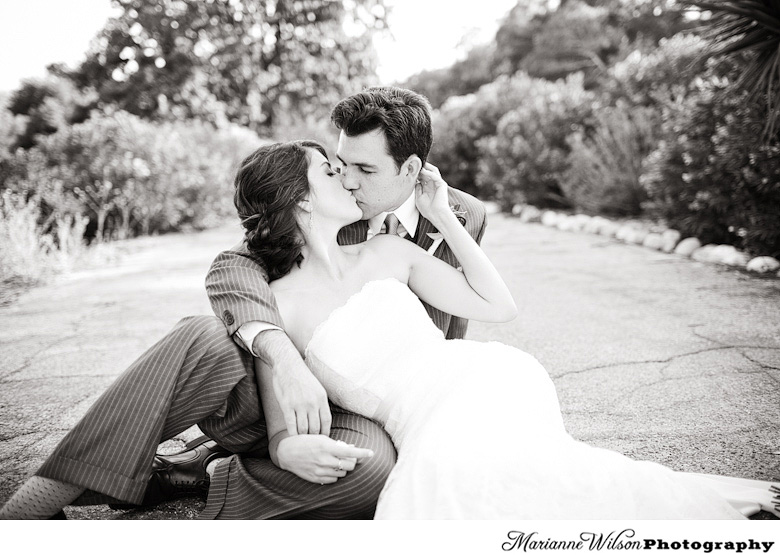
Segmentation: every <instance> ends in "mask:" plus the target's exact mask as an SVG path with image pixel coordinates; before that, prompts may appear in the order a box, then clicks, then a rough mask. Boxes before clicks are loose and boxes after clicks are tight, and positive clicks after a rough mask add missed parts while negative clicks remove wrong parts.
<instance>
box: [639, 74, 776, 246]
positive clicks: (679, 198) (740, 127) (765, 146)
mask: <svg viewBox="0 0 780 555" xmlns="http://www.w3.org/2000/svg"><path fill="white" fill-rule="evenodd" d="M735 65H738V64H736V63H735ZM735 65H731V64H730V63H727V64H720V65H719V66H712V67H711V68H710V69H709V70H708V72H707V74H706V75H705V76H703V77H702V78H700V79H699V80H698V81H697V87H698V91H697V93H696V94H692V95H690V96H689V97H688V98H687V99H686V100H685V102H684V103H683V104H682V105H681V106H680V109H679V110H678V111H676V112H675V117H673V118H669V119H667V120H666V121H665V122H664V125H663V129H662V133H663V135H662V138H663V140H662V141H661V143H660V145H659V147H658V149H657V150H656V151H655V152H654V153H653V154H652V155H651V156H650V157H649V159H648V171H647V174H646V175H645V176H643V178H642V181H643V184H644V185H645V187H646V188H647V190H648V193H649V195H650V202H649V203H648V209H649V210H651V212H652V213H654V214H656V215H658V216H661V217H663V218H666V219H667V220H668V222H669V224H670V225H672V226H674V227H676V228H677V229H679V230H680V231H681V232H683V234H686V235H694V236H696V237H699V238H701V239H702V240H703V241H704V242H705V243H706V242H716V243H728V244H732V245H735V246H737V247H739V248H743V249H745V250H747V251H749V252H751V253H752V254H756V255H771V256H779V255H780V218H778V214H780V136H778V135H775V137H774V138H773V139H772V140H771V141H770V142H768V143H766V142H763V141H761V137H762V131H763V129H764V126H765V124H766V110H765V106H764V104H763V100H762V99H761V98H760V97H751V96H750V95H749V94H748V93H747V92H746V91H744V90H741V91H740V90H739V89H736V88H734V87H731V86H730V85H729V83H730V81H729V79H728V76H729V75H734V72H735V70H736V68H735ZM726 91H728V92H727V93H726Z"/></svg>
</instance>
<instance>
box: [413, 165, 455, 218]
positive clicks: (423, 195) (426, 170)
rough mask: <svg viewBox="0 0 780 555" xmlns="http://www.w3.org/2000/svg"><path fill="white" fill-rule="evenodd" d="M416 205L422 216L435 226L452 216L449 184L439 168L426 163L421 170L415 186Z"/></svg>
mask: <svg viewBox="0 0 780 555" xmlns="http://www.w3.org/2000/svg"><path fill="white" fill-rule="evenodd" d="M415 203H416V204H417V210H419V211H420V214H422V216H423V217H424V218H425V219H427V220H429V221H431V222H432V223H433V224H434V225H436V224H437V222H438V221H439V220H440V218H442V217H445V216H446V215H447V214H450V213H451V211H450V205H449V195H448V194H447V182H446V181H444V179H442V177H441V173H439V168H437V167H436V166H434V165H433V164H431V163H429V162H426V163H425V165H424V166H423V167H422V169H421V170H420V173H419V175H418V177H417V185H415Z"/></svg>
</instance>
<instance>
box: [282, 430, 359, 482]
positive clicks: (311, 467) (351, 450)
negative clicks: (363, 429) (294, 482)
mask: <svg viewBox="0 0 780 555" xmlns="http://www.w3.org/2000/svg"><path fill="white" fill-rule="evenodd" d="M373 456H374V452H373V451H371V450H370V449H362V448H360V447H355V446H353V445H348V444H346V443H344V442H343V441H336V440H334V439H331V438H329V437H328V436H324V435H313V434H308V435H296V436H288V437H285V438H284V439H282V440H281V441H280V442H279V444H278V447H277V449H276V461H275V462H276V463H277V465H278V466H279V468H281V469H282V470H287V471H289V472H292V473H293V474H295V475H296V476H298V477H299V478H303V479H304V480H306V481H308V482H313V483H315V484H323V485H324V484H332V483H334V482H336V481H337V480H338V479H339V478H343V477H344V476H346V475H347V472H351V471H352V470H354V469H355V465H357V464H358V463H360V462H361V461H362V460H363V459H366V458H369V457H373Z"/></svg>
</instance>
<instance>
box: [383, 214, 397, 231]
mask: <svg viewBox="0 0 780 555" xmlns="http://www.w3.org/2000/svg"><path fill="white" fill-rule="evenodd" d="M398 223H399V222H398V216H396V215H395V214H393V213H392V212H391V213H390V214H388V215H387V217H386V218H385V233H387V234H388V235H398Z"/></svg>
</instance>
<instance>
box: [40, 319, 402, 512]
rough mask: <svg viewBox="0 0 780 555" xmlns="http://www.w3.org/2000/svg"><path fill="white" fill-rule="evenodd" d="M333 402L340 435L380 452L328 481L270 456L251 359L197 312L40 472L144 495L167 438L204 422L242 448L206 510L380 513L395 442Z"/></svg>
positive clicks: (107, 396) (231, 446) (222, 440)
mask: <svg viewBox="0 0 780 555" xmlns="http://www.w3.org/2000/svg"><path fill="white" fill-rule="evenodd" d="M331 408H332V412H333V422H332V426H331V430H332V431H331V437H333V438H334V439H338V440H342V441H345V442H347V443H352V444H354V445H356V446H358V447H363V448H367V449H372V450H374V452H375V455H374V457H372V458H371V459H368V460H366V461H365V462H363V463H361V464H359V465H358V466H357V467H356V469H355V470H354V471H352V472H350V473H349V474H347V476H346V477H344V478H342V479H340V480H338V481H337V482H336V483H335V484H330V485H324V486H322V485H319V484H313V483H311V482H307V481H305V480H303V479H301V478H298V477H297V476H295V475H294V474H292V473H289V472H286V471H284V470H281V469H279V468H278V467H276V465H274V464H273V462H272V461H271V459H270V458H269V457H268V438H267V435H266V428H265V422H264V418H263V411H262V407H261V405H260V398H259V395H258V389H257V384H256V381H255V377H254V368H253V361H252V357H251V356H250V355H248V354H247V353H245V352H244V351H242V350H241V349H240V348H238V346H237V345H236V344H235V342H233V340H232V339H231V338H230V337H229V336H228V335H227V332H226V330H225V326H224V325H223V324H222V321H221V320H219V319H218V318H216V317H213V316H192V317H188V318H185V319H183V320H181V321H180V322H179V323H178V324H177V325H176V327H174V329H173V330H172V331H171V332H170V333H169V334H168V335H166V336H165V337H164V338H162V339H161V340H160V341H158V342H157V343H156V344H155V345H154V346H152V347H151V348H150V349H149V350H147V351H146V352H145V353H144V354H143V355H142V356H141V357H140V358H138V359H137V360H136V361H135V362H134V363H133V364H132V365H131V366H130V367H129V368H128V369H127V370H126V371H125V372H124V373H123V374H122V375H121V376H120V377H119V378H118V379H117V380H116V381H115V382H114V383H113V384H112V385H111V386H110V387H109V388H108V389H107V390H106V391H105V393H103V395H102V396H101V397H100V398H99V399H98V400H97V401H96V402H95V404H94V405H93V406H92V407H91V408H90V409H89V411H88V412H87V413H86V414H85V415H84V417H83V418H82V419H81V420H80V421H79V423H78V424H76V426H75V427H74V428H73V430H71V431H70V432H69V433H68V434H67V435H66V436H65V437H64V438H63V440H62V441H61V442H60V444H59V445H58V446H57V447H56V449H55V450H54V452H53V453H52V455H51V456H50V457H49V458H48V459H47V460H46V461H45V462H44V464H43V466H42V467H41V468H40V469H39V470H38V472H37V474H38V475H39V476H44V477H47V478H52V479H55V480H60V481H63V482H67V483H70V484H75V485H79V486H82V487H84V488H87V489H88V490H92V491H94V492H98V493H101V494H104V495H107V496H110V497H114V498H117V499H121V500H124V501H128V502H131V503H140V502H141V500H142V499H143V496H144V491H145V489H146V485H147V482H148V479H149V476H150V474H151V467H152V460H153V457H154V455H155V452H156V449H157V446H158V444H159V443H160V442H162V441H165V440H166V439H169V438H171V437H173V436H175V435H176V434H178V433H180V432H182V431H184V430H186V429H187V428H189V427H190V426H192V425H194V424H197V425H198V426H199V427H200V428H201V429H202V430H203V432H204V433H206V434H207V435H208V436H209V437H211V438H212V439H214V440H215V441H216V442H217V443H218V444H219V445H221V446H222V447H225V448H226V449H228V450H230V451H231V452H233V453H235V454H234V455H232V456H230V457H229V458H228V459H227V460H226V461H223V462H222V463H220V464H219V465H218V466H217V471H216V472H215V475H214V477H213V479H212V482H211V487H210V488H209V496H208V500H207V502H206V508H205V509H204V511H203V513H202V514H201V515H200V518H228V519H262V518H371V517H372V516H373V512H374V508H375V507H376V501H377V498H378V496H379V492H380V491H381V489H382V487H383V486H384V482H385V480H386V478H387V476H388V474H389V473H390V470H391V469H392V467H393V464H394V463H395V450H394V448H393V445H392V443H391V441H390V438H389V437H388V436H387V434H386V433H385V431H384V430H383V429H382V428H381V427H380V426H378V425H377V424H376V423H374V422H372V421H370V420H368V419H366V418H363V417H361V416H358V415H356V414H353V413H350V412H348V411H344V410H342V409H340V408H338V407H333V406H332V407H331Z"/></svg>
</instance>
